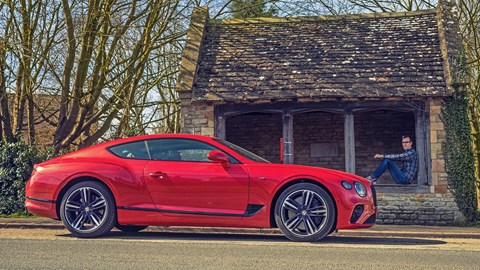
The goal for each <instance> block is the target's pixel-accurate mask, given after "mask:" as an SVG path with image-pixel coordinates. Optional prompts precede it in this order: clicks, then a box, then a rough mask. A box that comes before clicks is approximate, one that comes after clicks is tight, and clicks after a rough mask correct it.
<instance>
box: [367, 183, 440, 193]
mask: <svg viewBox="0 0 480 270" xmlns="http://www.w3.org/2000/svg"><path fill="white" fill-rule="evenodd" d="M375 190H376V191H377V193H423V194H426V193H432V192H431V191H430V190H431V187H430V186H426V185H417V184H410V185H397V184H376V185H375Z"/></svg>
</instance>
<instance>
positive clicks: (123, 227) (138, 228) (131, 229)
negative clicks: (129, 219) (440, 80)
mask: <svg viewBox="0 0 480 270" xmlns="http://www.w3.org/2000/svg"><path fill="white" fill-rule="evenodd" d="M115 228H117V229H119V230H120V231H122V232H127V233H134V232H139V231H141V230H145V229H146V228H148V226H135V225H120V224H117V225H115Z"/></svg>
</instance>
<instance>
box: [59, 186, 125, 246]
mask: <svg viewBox="0 0 480 270" xmlns="http://www.w3.org/2000/svg"><path fill="white" fill-rule="evenodd" d="M60 217H61V218H62V221H63V224H64V225H65V227H66V228H67V229H68V230H69V231H70V232H71V233H72V234H73V235H74V236H76V237H98V236H100V235H102V234H105V233H107V232H109V231H110V230H111V229H112V228H113V226H114V225H115V224H116V207H115V202H114V199H113V196H112V194H111V193H110V190H108V188H107V187H105V186H104V185H102V184H100V183H97V182H93V181H85V182H80V183H77V184H75V185H73V186H72V187H70V188H69V189H68V190H67V192H66V193H65V195H64V196H63V199H62V203H61V206H60Z"/></svg>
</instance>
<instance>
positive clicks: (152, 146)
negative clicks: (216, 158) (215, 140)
mask: <svg viewBox="0 0 480 270" xmlns="http://www.w3.org/2000/svg"><path fill="white" fill-rule="evenodd" d="M147 144H148V148H149V152H150V155H151V157H152V159H153V160H170V161H194V162H212V161H210V160H209V159H208V153H209V152H210V151H212V150H220V149H218V148H216V147H214V146H212V145H210V144H208V143H205V142H201V141H196V140H189V139H158V140H148V141H147ZM229 159H230V162H231V163H239V161H238V160H236V159H235V158H233V157H231V156H229Z"/></svg>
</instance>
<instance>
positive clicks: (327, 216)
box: [275, 183, 336, 242]
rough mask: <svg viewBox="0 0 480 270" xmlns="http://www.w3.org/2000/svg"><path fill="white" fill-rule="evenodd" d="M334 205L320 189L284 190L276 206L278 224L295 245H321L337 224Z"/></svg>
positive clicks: (306, 185) (310, 186) (298, 187)
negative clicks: (318, 242)
mask: <svg viewBox="0 0 480 270" xmlns="http://www.w3.org/2000/svg"><path fill="white" fill-rule="evenodd" d="M335 218H336V217H335V204H334V203H333V200H332V198H331V197H330V195H329V194H328V193H327V192H326V191H325V190H324V189H323V188H321V187H319V186H317V185H314V184H311V183H299V184H295V185H292V186H291V187H288V188H287V189H285V190H284V191H283V192H282V193H281V194H280V196H279V198H278V200H277V202H276V204H275V221H276V222H277V225H278V227H279V228H280V230H281V231H282V232H283V234H285V236H286V237H287V238H289V239H290V240H293V241H305V242H314V241H319V240H320V239H322V238H323V237H325V236H326V235H328V233H329V232H330V231H331V230H332V228H333V226H334V224H335Z"/></svg>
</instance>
